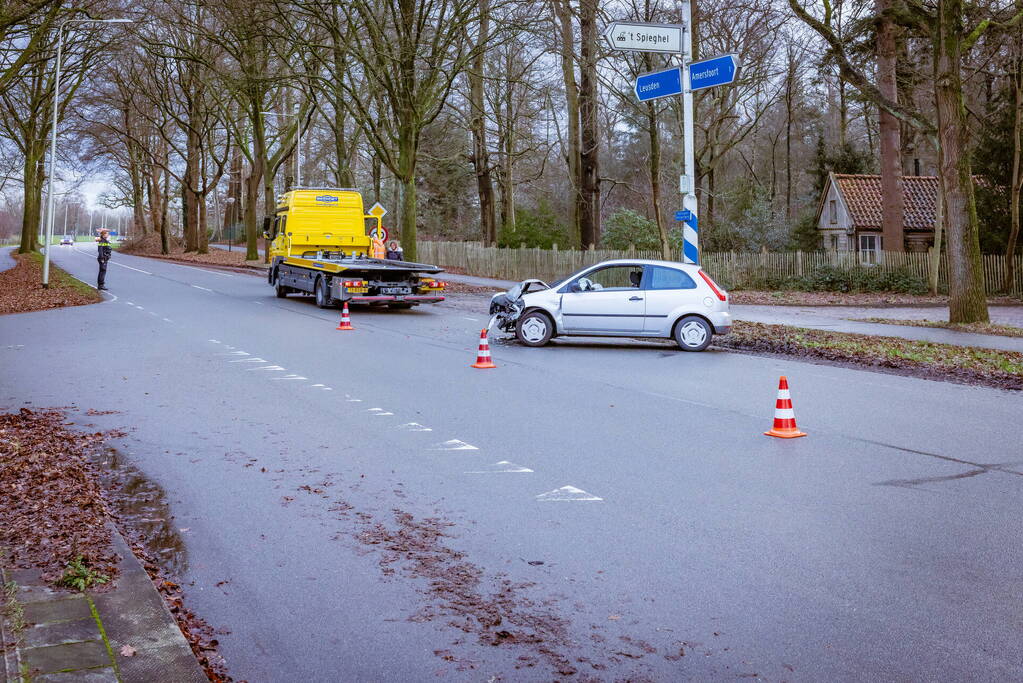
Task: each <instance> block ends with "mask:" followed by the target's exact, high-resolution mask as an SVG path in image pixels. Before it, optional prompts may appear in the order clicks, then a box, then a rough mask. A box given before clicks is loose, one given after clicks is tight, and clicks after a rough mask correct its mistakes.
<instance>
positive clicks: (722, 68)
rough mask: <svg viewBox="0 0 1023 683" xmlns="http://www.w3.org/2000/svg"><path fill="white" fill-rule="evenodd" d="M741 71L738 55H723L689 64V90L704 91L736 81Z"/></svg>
mask: <svg viewBox="0 0 1023 683" xmlns="http://www.w3.org/2000/svg"><path fill="white" fill-rule="evenodd" d="M738 71H739V56H738V55H721V56H719V57H712V58H710V59H704V60H701V61H699V62H691V63H690V64H689V89H690V90H703V89H704V88H713V87H714V86H716V85H728V84H729V83H732V82H734V81H735V75H736V73H738Z"/></svg>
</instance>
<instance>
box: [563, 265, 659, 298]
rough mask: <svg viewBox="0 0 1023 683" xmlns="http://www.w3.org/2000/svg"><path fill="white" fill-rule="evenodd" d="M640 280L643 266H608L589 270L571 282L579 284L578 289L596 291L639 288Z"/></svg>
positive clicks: (641, 279)
mask: <svg viewBox="0 0 1023 683" xmlns="http://www.w3.org/2000/svg"><path fill="white" fill-rule="evenodd" d="M642 281H643V266H608V267H607V268H600V269H598V270H592V271H590V272H589V273H587V274H586V275H585V276H583V277H581V278H578V279H576V280H575V281H574V283H573V284H577V285H579V286H580V290H579V291H583V292H596V291H609V290H610V291H614V290H629V289H639V287H640V284H641V283H642Z"/></svg>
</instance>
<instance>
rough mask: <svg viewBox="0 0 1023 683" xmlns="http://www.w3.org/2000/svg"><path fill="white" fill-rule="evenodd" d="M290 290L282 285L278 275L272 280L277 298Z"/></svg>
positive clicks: (286, 294) (281, 297)
mask: <svg viewBox="0 0 1023 683" xmlns="http://www.w3.org/2000/svg"><path fill="white" fill-rule="evenodd" d="M290 291H291V289H290V288H288V287H285V286H284V285H282V284H281V278H280V276H279V275H278V276H277V278H275V280H274V292H276V294H277V298H278V299H283V298H284V297H286V296H288V292H290Z"/></svg>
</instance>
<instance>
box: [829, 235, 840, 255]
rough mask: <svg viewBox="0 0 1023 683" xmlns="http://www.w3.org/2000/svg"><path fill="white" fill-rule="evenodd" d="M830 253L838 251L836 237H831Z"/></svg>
mask: <svg viewBox="0 0 1023 683" xmlns="http://www.w3.org/2000/svg"><path fill="white" fill-rule="evenodd" d="M829 246H830V247H831V251H838V235H831V244H830V245H829Z"/></svg>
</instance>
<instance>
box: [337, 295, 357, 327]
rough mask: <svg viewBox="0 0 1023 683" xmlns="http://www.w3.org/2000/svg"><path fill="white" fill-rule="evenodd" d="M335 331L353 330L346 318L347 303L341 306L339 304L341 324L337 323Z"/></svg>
mask: <svg viewBox="0 0 1023 683" xmlns="http://www.w3.org/2000/svg"><path fill="white" fill-rule="evenodd" d="M337 329H339V330H354V329H355V328H354V327H352V321H351V319H350V318H349V317H348V302H347V301H345V302H344V303H343V304H341V322H339V323H338V324H337Z"/></svg>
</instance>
